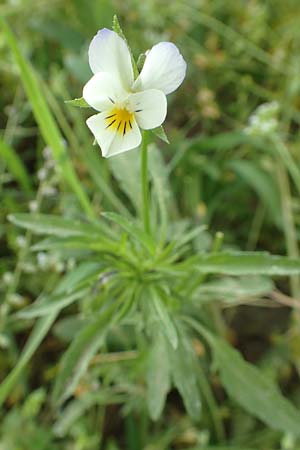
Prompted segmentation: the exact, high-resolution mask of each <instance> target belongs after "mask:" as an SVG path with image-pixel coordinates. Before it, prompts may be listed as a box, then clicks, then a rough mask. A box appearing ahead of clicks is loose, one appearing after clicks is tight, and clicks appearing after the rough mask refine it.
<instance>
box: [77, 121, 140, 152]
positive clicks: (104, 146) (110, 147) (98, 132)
mask: <svg viewBox="0 0 300 450" xmlns="http://www.w3.org/2000/svg"><path fill="white" fill-rule="evenodd" d="M106 117H107V112H102V113H100V114H95V115H94V116H92V117H89V118H88V120H87V121H86V123H87V125H88V127H89V129H90V130H91V132H92V133H93V135H94V136H95V139H96V141H97V142H98V144H99V146H100V148H101V151H102V156H104V157H105V158H109V157H110V156H114V155H117V154H118V153H123V152H127V151H128V150H131V149H133V148H136V147H138V146H139V145H140V143H141V140H142V137H141V132H140V130H139V127H138V126H137V123H136V121H135V120H133V121H132V128H131V129H130V130H127V132H126V134H125V135H123V134H122V133H120V132H119V131H116V130H110V129H108V128H107V121H105V118H106Z"/></svg>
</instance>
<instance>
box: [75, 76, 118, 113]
mask: <svg viewBox="0 0 300 450" xmlns="http://www.w3.org/2000/svg"><path fill="white" fill-rule="evenodd" d="M82 95H83V98H84V99H85V101H86V102H87V103H88V104H89V105H91V106H92V107H93V108H95V109H97V110H98V111H104V110H106V109H109V108H111V107H113V105H114V104H115V103H117V102H119V101H121V100H122V99H123V98H124V97H125V96H126V95H127V94H126V93H125V91H124V89H123V88H122V86H120V84H119V83H118V81H117V80H116V79H115V78H114V76H113V75H111V74H109V73H106V72H98V73H96V74H95V75H94V76H92V78H91V79H90V80H89V81H88V82H87V83H86V85H85V86H84V88H83V93H82Z"/></svg>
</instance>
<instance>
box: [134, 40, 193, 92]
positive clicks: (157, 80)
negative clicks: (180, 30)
mask: <svg viewBox="0 0 300 450" xmlns="http://www.w3.org/2000/svg"><path fill="white" fill-rule="evenodd" d="M185 73H186V62H185V60H184V59H183V57H182V55H181V54H180V52H179V50H178V48H177V47H176V45H174V44H172V42H160V43H159V44H157V45H154V47H152V49H151V50H150V51H149V53H148V54H147V56H146V60H145V63H144V66H143V69H142V71H141V73H140V75H139V77H138V78H137V79H136V81H135V83H134V85H133V89H134V90H136V91H137V90H145V89H152V88H153V89H160V90H161V91H163V92H164V93H165V94H166V95H167V94H170V93H171V92H173V91H175V90H176V89H177V88H178V87H179V86H180V85H181V83H182V82H183V80H184V77H185Z"/></svg>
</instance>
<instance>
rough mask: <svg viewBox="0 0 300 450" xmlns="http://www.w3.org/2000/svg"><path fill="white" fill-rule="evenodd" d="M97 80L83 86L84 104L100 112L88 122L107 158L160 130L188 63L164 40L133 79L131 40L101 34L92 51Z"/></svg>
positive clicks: (105, 33)
mask: <svg viewBox="0 0 300 450" xmlns="http://www.w3.org/2000/svg"><path fill="white" fill-rule="evenodd" d="M89 63H90V67H91V69H92V71H93V73H94V76H93V77H92V78H91V79H90V80H89V81H88V82H87V84H86V85H85V86H84V88H83V98H84V99H85V101H86V102H87V103H88V104H89V105H90V106H92V107H93V108H95V109H96V110H98V111H100V113H99V114H96V115H93V116H92V117H90V118H89V119H88V120H87V125H88V127H89V128H90V130H91V131H92V133H93V135H94V136H95V138H96V141H97V142H98V144H99V146H100V148H101V150H102V155H103V156H104V157H106V158H107V157H110V156H114V155H117V154H119V153H122V152H126V151H128V150H131V149H133V148H136V147H138V146H139V145H140V143H141V139H142V138H141V132H140V128H141V129H143V130H150V129H153V128H156V127H159V126H160V125H161V124H162V123H163V122H164V120H165V118H166V114H167V100H166V95H167V94H170V93H171V92H173V91H175V90H176V89H177V88H178V87H179V86H180V84H181V83H182V81H183V79H184V77H185V72H186V62H185V61H184V59H183V57H182V55H181V54H180V52H179V50H178V48H177V47H176V46H175V45H174V44H172V43H171V42H160V43H159V44H157V45H154V47H152V49H151V50H150V51H149V52H148V53H147V56H146V60H145V63H144V66H143V69H142V71H141V73H140V74H139V76H138V78H137V79H136V80H134V75H133V68H132V63H131V56H130V52H129V49H128V47H127V44H126V42H125V41H124V40H123V39H122V38H121V37H120V36H119V35H118V34H117V33H115V32H114V31H111V30H108V29H106V28H104V29H102V30H100V31H98V33H97V35H96V36H95V37H94V38H93V40H92V42H91V44H90V47H89Z"/></svg>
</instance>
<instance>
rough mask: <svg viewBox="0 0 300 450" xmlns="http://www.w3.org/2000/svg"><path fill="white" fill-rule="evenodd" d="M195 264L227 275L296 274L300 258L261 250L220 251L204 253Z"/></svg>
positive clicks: (208, 270) (298, 270)
mask: <svg viewBox="0 0 300 450" xmlns="http://www.w3.org/2000/svg"><path fill="white" fill-rule="evenodd" d="M193 265H194V267H195V269H196V270H198V271H199V272H201V273H221V274H226V275H273V276H274V275H281V276H285V275H296V274H299V273H300V259H292V258H287V257H285V256H274V255H270V254H269V253H259V252H220V253H210V254H203V255H200V256H199V257H197V258H195V260H194V262H193Z"/></svg>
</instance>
